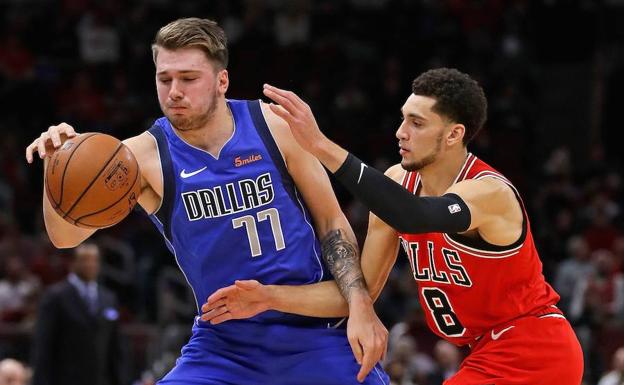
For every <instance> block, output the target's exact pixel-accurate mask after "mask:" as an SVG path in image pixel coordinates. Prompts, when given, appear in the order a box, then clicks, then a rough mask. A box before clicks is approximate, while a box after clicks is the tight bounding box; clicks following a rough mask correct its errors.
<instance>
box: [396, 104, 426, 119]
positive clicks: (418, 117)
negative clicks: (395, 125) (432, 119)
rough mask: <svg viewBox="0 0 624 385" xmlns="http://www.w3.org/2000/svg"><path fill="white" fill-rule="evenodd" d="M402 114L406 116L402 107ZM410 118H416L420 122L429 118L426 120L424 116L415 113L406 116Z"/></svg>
mask: <svg viewBox="0 0 624 385" xmlns="http://www.w3.org/2000/svg"><path fill="white" fill-rule="evenodd" d="M401 114H403V115H405V112H403V108H402V107H401ZM405 116H406V117H408V118H416V119H420V120H427V118H425V117H424V116H422V115H420V114H417V113H415V112H410V113H408V114H407V115H405Z"/></svg>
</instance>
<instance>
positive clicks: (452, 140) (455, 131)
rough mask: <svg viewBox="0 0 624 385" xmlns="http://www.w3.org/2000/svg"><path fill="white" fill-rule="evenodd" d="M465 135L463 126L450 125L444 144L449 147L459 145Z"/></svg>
mask: <svg viewBox="0 0 624 385" xmlns="http://www.w3.org/2000/svg"><path fill="white" fill-rule="evenodd" d="M465 134H466V127H465V126H464V125H463V124H456V123H453V124H451V127H450V129H449V131H448V133H447V134H446V144H448V145H449V146H451V145H454V144H457V143H461V142H462V140H463V139H464V135H465Z"/></svg>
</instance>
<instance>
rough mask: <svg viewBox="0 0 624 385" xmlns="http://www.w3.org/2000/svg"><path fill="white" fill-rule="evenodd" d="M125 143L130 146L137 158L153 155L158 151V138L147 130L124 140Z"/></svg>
mask: <svg viewBox="0 0 624 385" xmlns="http://www.w3.org/2000/svg"><path fill="white" fill-rule="evenodd" d="M123 144H125V145H126V146H128V148H129V149H130V151H132V153H133V154H134V156H135V157H136V158H137V160H139V158H144V157H145V156H150V155H153V154H155V152H156V151H157V147H156V140H155V139H154V137H153V136H152V135H150V134H149V133H148V132H147V131H145V132H143V133H142V134H140V135H137V136H133V137H131V138H128V139H126V140H124V141H123Z"/></svg>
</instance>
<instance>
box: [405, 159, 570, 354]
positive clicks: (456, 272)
mask: <svg viewBox="0 0 624 385" xmlns="http://www.w3.org/2000/svg"><path fill="white" fill-rule="evenodd" d="M482 178H496V179H499V180H501V181H503V182H504V183H506V184H508V185H509V186H510V187H511V188H512V189H513V191H514V192H515V194H516V196H517V197H518V201H519V202H520V205H521V206H522V211H523V216H524V220H523V226H522V235H521V236H520V238H519V239H518V241H516V242H514V243H513V244H511V245H509V246H496V245H491V244H489V243H486V242H485V241H483V240H480V239H479V240H477V239H474V238H468V237H465V236H461V235H459V234H446V233H425V234H400V237H401V244H402V246H403V248H404V249H405V251H406V253H407V256H408V259H409V262H410V266H411V268H412V272H413V275H414V279H415V280H416V282H417V283H418V289H419V299H420V304H421V306H422V308H423V310H424V312H425V315H426V317H427V323H428V324H429V327H430V328H431V329H432V330H433V331H434V332H435V333H436V334H438V335H439V336H440V337H442V338H444V339H446V340H448V341H450V342H452V343H454V344H457V345H465V344H469V343H471V342H473V341H474V340H475V339H478V338H480V336H482V335H483V334H484V333H487V332H489V331H490V330H492V329H493V328H494V327H496V326H497V325H501V324H504V323H506V322H508V321H510V320H513V319H515V318H519V317H522V316H527V315H537V314H545V313H549V312H550V313H560V312H559V310H558V309H556V308H555V307H554V305H555V304H556V303H557V301H559V295H558V294H557V293H556V292H555V291H554V290H553V288H552V287H551V286H550V285H549V284H548V283H546V281H545V279H544V275H543V274H542V263H541V262H540V259H539V255H538V254H537V250H536V249H535V244H534V242H533V236H532V234H531V228H530V225H529V220H528V217H527V214H526V210H525V208H524V205H523V204H522V201H521V199H520V195H519V194H518V191H517V190H516V189H515V188H514V186H513V185H512V184H511V183H510V182H509V181H508V180H507V179H506V178H505V177H504V176H503V175H501V174H500V173H499V172H498V171H496V170H495V169H494V168H492V167H490V166H489V165H488V164H486V163H485V162H483V161H481V160H479V159H478V158H477V157H476V156H474V155H472V154H468V157H467V158H466V162H465V163H464V165H463V166H462V168H461V170H460V172H459V174H458V175H457V178H456V179H455V182H454V183H457V182H460V181H463V180H466V179H482ZM402 184H403V186H404V187H405V188H407V189H408V190H409V191H410V192H413V193H414V194H416V193H417V192H418V189H419V186H420V175H419V174H418V173H417V172H406V173H405V175H404V176H403V182H402ZM458 209H461V208H460V207H459V206H458V205H452V206H449V210H458Z"/></svg>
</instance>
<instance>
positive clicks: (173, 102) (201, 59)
mask: <svg viewBox="0 0 624 385" xmlns="http://www.w3.org/2000/svg"><path fill="white" fill-rule="evenodd" d="M155 61H156V90H157V91H158V102H159V103H160V108H161V109H162V111H163V113H164V114H165V116H166V117H167V118H168V119H169V121H170V122H171V123H172V124H173V126H174V127H175V128H176V129H178V130H180V131H189V130H198V129H201V128H204V127H205V125H206V124H207V123H208V122H209V121H210V119H211V118H212V117H213V115H214V113H215V111H216V109H217V107H218V102H219V101H220V100H221V99H222V98H223V97H224V95H225V92H226V91H227V88H228V82H229V81H228V73H227V70H225V69H221V70H219V69H218V67H217V66H216V64H215V63H213V62H212V61H211V60H209V59H208V58H207V57H206V54H205V53H204V52H203V51H202V50H200V49H199V48H181V49H176V50H168V49H165V48H162V47H158V55H157V56H156V59H155Z"/></svg>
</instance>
